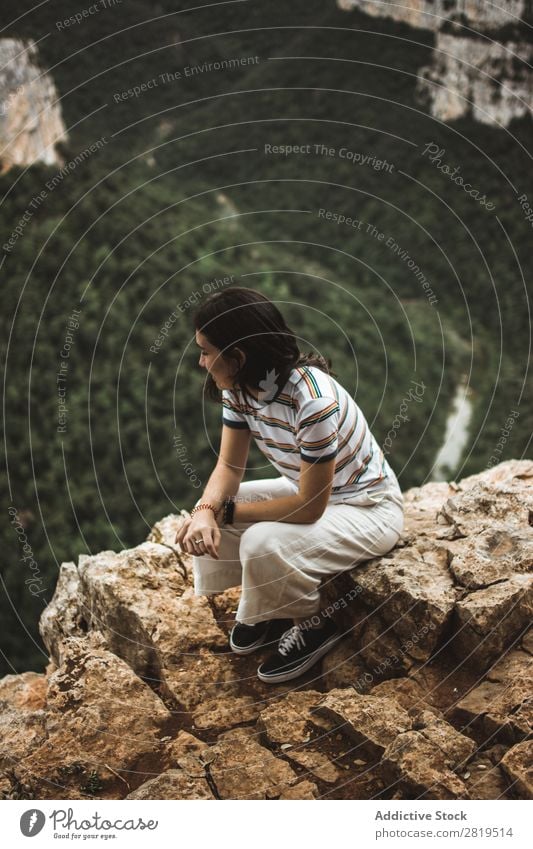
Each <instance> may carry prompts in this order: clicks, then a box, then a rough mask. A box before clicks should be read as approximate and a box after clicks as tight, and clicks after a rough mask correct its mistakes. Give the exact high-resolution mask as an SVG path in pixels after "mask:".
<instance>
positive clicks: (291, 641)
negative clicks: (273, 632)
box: [278, 625, 305, 657]
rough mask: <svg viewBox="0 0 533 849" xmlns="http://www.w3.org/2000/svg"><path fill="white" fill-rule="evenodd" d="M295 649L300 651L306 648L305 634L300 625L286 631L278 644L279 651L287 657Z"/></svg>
mask: <svg viewBox="0 0 533 849" xmlns="http://www.w3.org/2000/svg"><path fill="white" fill-rule="evenodd" d="M295 647H296V648H299V649H304V648H305V640H304V636H303V632H302V630H301V628H300V626H299V625H293V626H292V628H289V630H288V631H285V632H284V633H283V634H282V635H281V637H280V641H279V643H278V651H279V653H280V654H282V655H283V656H284V657H285V655H287V654H288V653H289V652H290V650H291V649H293V648H295Z"/></svg>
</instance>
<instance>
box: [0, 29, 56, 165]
mask: <svg viewBox="0 0 533 849" xmlns="http://www.w3.org/2000/svg"><path fill="white" fill-rule="evenodd" d="M66 138H67V133H66V130H65V125H64V123H63V118H62V116H61V105H60V100H59V97H58V94H57V91H56V87H55V85H54V81H53V79H52V77H51V75H50V74H49V73H47V72H46V71H43V69H42V68H40V67H39V54H38V50H37V46H36V44H35V42H34V41H33V40H31V39H29V40H27V41H22V40H21V39H18V38H0V150H1V151H2V154H1V160H0V170H1V171H7V170H8V169H9V168H11V167H12V166H13V165H20V166H25V165H33V164H34V163H35V162H44V163H45V164H46V165H56V164H59V163H60V162H61V159H60V157H59V156H58V154H57V151H56V148H55V146H56V144H57V143H58V142H60V141H65V140H66Z"/></svg>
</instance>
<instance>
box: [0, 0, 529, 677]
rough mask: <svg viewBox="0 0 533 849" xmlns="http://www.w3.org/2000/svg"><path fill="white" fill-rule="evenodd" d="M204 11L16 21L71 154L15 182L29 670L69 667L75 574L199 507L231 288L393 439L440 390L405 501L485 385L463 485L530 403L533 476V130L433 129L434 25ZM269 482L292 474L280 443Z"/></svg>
mask: <svg viewBox="0 0 533 849" xmlns="http://www.w3.org/2000/svg"><path fill="white" fill-rule="evenodd" d="M178 5H179V9H176V3H174V2H171V0H160V2H158V3H157V4H155V5H154V4H151V3H149V2H140V0H137V2H127V3H126V0H124V2H122V3H118V2H114V3H113V2H107V3H105V4H103V5H101V6H100V7H99V9H98V11H97V12H96V13H91V14H90V15H88V16H87V17H83V20H81V21H80V22H79V23H78V22H76V21H74V23H72V22H71V23H70V24H68V25H65V21H67V20H69V19H70V17H71V16H72V15H74V13H75V12H76V11H77V10H76V9H73V7H72V4H71V3H67V2H66V0H65V2H51V3H46V4H43V5H41V6H37V7H36V8H34V9H33V8H31V6H30V4H26V6H25V9H26V14H22V12H21V8H22V11H24V4H23V7H21V4H20V3H18V2H17V3H15V2H13V0H5V2H4V16H3V17H4V22H5V28H4V30H3V32H2V37H4V38H32V39H34V40H35V42H37V43H38V49H39V55H40V60H41V62H42V64H43V67H46V68H47V69H49V71H50V73H51V75H52V76H53V79H54V81H55V84H56V87H57V89H58V91H59V94H60V98H61V107H62V112H63V119H64V122H65V125H66V127H67V131H68V141H67V142H64V143H63V144H62V145H61V146H60V153H61V156H62V158H63V161H64V163H65V164H64V166H63V169H58V168H50V167H46V166H44V165H35V166H33V167H31V168H27V169H23V168H12V169H10V170H9V171H7V172H6V173H5V174H3V175H2V177H0V193H1V197H2V204H1V221H2V242H1V244H2V245H3V246H4V248H3V250H2V254H1V256H0V262H1V263H2V265H1V274H2V287H3V305H4V308H3V310H2V325H3V327H2V339H3V341H2V345H3V362H4V364H5V386H4V405H5V406H4V428H5V439H6V449H5V454H4V458H3V462H4V464H5V472H6V475H7V487H6V488H5V492H6V505H5V510H4V516H7V518H8V521H7V522H6V523H5V524H4V529H3V531H2V552H3V553H2V574H3V581H4V588H3V597H2V617H3V621H4V623H5V624H4V629H5V634H6V643H7V657H6V658H5V659H4V666H3V670H2V672H3V673H5V672H9V671H14V670H16V671H22V670H24V669H28V668H32V669H40V668H41V667H42V663H43V660H44V653H43V652H42V651H41V649H40V645H39V641H38V637H37V628H36V623H37V619H38V616H39V613H40V611H41V610H42V608H43V607H44V606H45V605H46V603H47V602H48V601H49V600H50V598H51V596H52V594H53V591H54V586H55V580H56V574H57V570H58V564H60V563H61V562H62V561H65V560H76V559H77V557H78V555H79V554H80V553H90V552H95V551H99V550H102V549H113V550H120V549H123V548H127V547H130V546H133V545H135V544H137V543H138V542H139V541H140V540H142V539H143V538H144V537H145V536H146V534H147V533H148V530H149V528H150V527H151V526H152V525H153V524H154V523H155V522H156V521H157V520H158V519H159V518H161V517H162V516H163V515H166V514H167V513H170V512H175V511H177V510H179V509H180V508H182V507H183V508H187V509H190V508H191V507H192V505H193V504H194V502H195V501H196V500H197V498H198V492H199V490H198V482H200V483H201V485H203V484H205V482H206V481H207V478H208V476H209V474H210V471H211V469H212V467H213V464H214V462H215V459H216V454H217V448H218V440H219V434H220V417H221V411H220V408H218V407H217V406H216V405H204V404H203V402H202V387H203V380H204V375H203V372H201V370H200V369H199V367H198V357H197V351H198V349H197V347H196V346H195V345H194V331H193V329H192V326H191V317H192V312H193V310H194V306H195V304H196V303H198V302H199V301H200V299H201V297H204V296H205V294H207V292H211V291H216V289H217V287H219V288H220V287H222V286H224V285H227V284H226V283H224V280H223V278H230V279H231V281H232V282H233V283H235V284H237V285H243V286H250V287H252V288H258V289H260V290H261V291H262V292H264V293H265V294H266V295H268V296H269V297H271V298H272V299H274V300H276V301H277V302H278V303H279V305H280V308H281V309H282V311H283V313H284V314H285V315H286V317H287V320H288V323H289V325H290V326H291V327H292V328H293V329H294V330H295V331H296V332H297V333H298V334H299V336H300V337H301V348H302V351H307V350H311V349H316V350H319V351H320V352H321V353H322V354H324V355H325V356H327V357H329V358H330V359H331V360H332V362H333V367H334V369H335V372H336V373H337V376H338V379H339V380H340V381H341V382H342V383H343V384H344V385H345V386H346V387H347V388H349V390H350V391H351V392H352V394H353V395H354V397H355V398H356V400H357V401H358V403H359V405H360V406H361V408H362V409H363V411H364V412H365V415H366V416H367V418H368V420H369V422H370V424H371V426H372V429H373V431H374V433H375V435H376V437H377V438H378V439H379V440H380V442H381V443H382V444H383V442H384V440H385V439H386V437H387V434H388V433H390V431H391V427H392V423H393V422H394V421H395V417H396V416H397V414H398V412H399V410H400V407H401V405H402V402H403V401H404V399H405V397H406V396H407V395H408V393H409V390H410V388H411V387H412V385H413V381H416V382H418V384H423V386H424V391H423V393H422V394H421V399H420V401H417V402H416V403H415V402H413V401H411V402H410V403H409V404H408V414H407V416H406V417H404V419H405V420H404V421H402V424H401V427H400V428H399V429H398V430H397V431H395V433H394V440H393V443H392V447H391V452H390V456H389V460H390V462H391V464H392V466H393V468H394V469H395V471H396V473H397V475H398V477H399V480H400V483H401V485H402V488H404V489H407V488H408V487H410V486H414V485H419V484H422V483H423V482H425V481H427V480H428V479H431V470H432V465H433V461H434V458H435V455H436V452H437V450H438V448H439V446H440V444H441V442H442V439H443V433H444V428H445V423H446V418H447V416H448V414H449V411H450V403H451V400H452V397H453V395H454V391H455V388H456V386H457V384H458V383H459V381H460V380H461V376H462V375H464V374H466V375H467V377H468V382H469V385H470V387H471V389H472V393H473V403H474V416H473V420H472V423H471V430H470V438H469V443H468V449H467V451H466V452H465V455H464V457H463V462H462V463H461V464H460V466H459V467H458V468H457V469H451V470H450V475H451V476H452V477H453V476H454V475H457V477H464V476H465V475H466V474H469V473H474V472H478V471H482V470H483V469H484V468H486V467H487V464H488V463H489V462H490V457H491V456H492V455H493V451H494V449H495V447H496V446H497V444H498V442H499V440H500V438H501V431H502V428H504V427H505V422H506V420H507V419H508V417H509V415H510V414H511V410H516V411H518V415H517V416H516V418H515V420H514V424H513V427H512V431H511V435H510V437H509V439H508V440H507V441H506V442H505V445H504V446H503V448H502V451H501V453H500V454H499V455H498V460H505V459H509V458H511V457H516V458H519V457H531V450H530V442H529V440H530V434H531V431H532V423H533V415H532V412H531V405H530V404H529V406H527V405H526V398H527V392H528V390H529V397H531V394H530V390H531V378H530V376H529V375H528V373H527V366H528V363H529V344H530V314H529V309H528V303H529V302H528V294H527V291H528V287H529V288H530V281H531V270H532V264H531V243H532V229H531V226H532V225H531V222H529V221H528V220H527V217H526V215H525V213H524V208H523V206H521V204H520V202H519V197H520V196H522V195H526V196H527V197H529V198H530V199H531V198H533V171H532V168H531V157H530V152H529V151H530V149H531V142H532V121H531V116H528V117H527V118H524V119H522V120H520V121H515V122H513V123H512V124H511V125H510V126H509V127H508V128H495V127H487V126H484V125H481V124H476V123H474V122H473V121H472V120H470V119H462V120H461V121H459V122H455V123H452V124H449V125H446V124H444V123H442V122H439V121H437V120H435V119H434V118H431V117H430V116H429V115H428V114H427V112H426V110H425V109H424V108H423V105H422V104H420V103H419V102H418V100H417V99H416V97H415V83H416V72H417V68H419V67H420V66H421V65H423V64H424V63H426V62H427V59H428V56H429V54H430V51H431V48H432V44H433V38H434V36H433V34H432V33H430V32H429V31H427V32H426V31H424V30H421V31H413V30H410V29H409V28H408V27H405V26H401V25H399V24H397V23H393V22H390V21H386V20H379V21H376V20H375V19H371V18H368V17H366V16H365V15H362V14H359V13H357V12H350V13H345V12H341V11H340V10H338V9H337V8H336V6H335V5H334V3H333V2H327V3H325V2H324V0H320V2H319V0H294V2H292V3H290V4H285V3H281V2H275V3H260V2H253V0H251V2H223V3H218V4H212V5H209V6H208V7H200V8H194V4H193V3H189V4H187V3H179V4H178ZM198 5H199V4H198ZM187 7H190V8H189V9H188V8H187ZM7 22H11V23H7ZM58 24H59V25H58ZM437 154H438V155H437ZM432 156H433V161H432V159H431V157H432ZM0 158H1V157H0ZM444 165H446V166H448V171H447V172H446V169H445V168H444V167H443V166H444ZM454 168H456V169H458V170H459V171H460V173H461V174H462V175H463V176H464V178H465V180H467V181H468V183H469V184H470V185H471V186H472V187H474V189H475V190H477V196H476V197H475V196H474V195H473V194H469V193H467V192H466V191H465V190H464V188H463V187H461V186H460V185H458V183H457V182H455V181H454V180H453V179H451V176H450V175H451V173H452V172H453V169H454ZM483 197H484V198H485V202H484V203H483V202H482V198H483ZM343 218H344V219H350V220H349V221H346V220H343ZM17 227H18V228H19V230H20V231H21V232H20V233H17V229H16V228H17ZM13 234H15V236H14V235H13ZM10 239H11V242H9V240H10ZM423 281H425V284H424V282H423ZM173 311H174V312H176V314H177V320H175V321H173V322H171V323H170V322H169V316H170V315H171V314H172V313H173ZM165 322H167V324H168V327H167V328H166V329H165ZM162 328H163V333H162V331H161V329H162ZM156 340H158V342H157V344H156ZM58 390H61V392H62V394H58ZM61 402H62V403H63V408H61V406H60V404H61ZM249 474H250V476H251V477H255V476H257V477H265V476H267V475H270V474H271V470H270V469H269V468H268V467H267V466H266V465H265V461H264V458H262V456H261V455H260V454H259V453H258V452H257V451H255V450H254V452H253V454H252V455H251V467H250V472H249ZM200 491H201V490H200ZM8 507H12V508H13V509H15V510H16V516H15V514H14V513H11V514H9V513H7V509H8ZM16 521H19V522H20V528H23V530H24V541H25V544H26V545H28V546H30V548H31V552H32V557H33V562H34V563H35V564H36V565H35V566H34V567H32V568H33V572H32V571H30V569H29V567H28V561H27V560H26V561H25V560H23V559H22V557H23V554H24V553H25V552H24V550H23V548H22V547H21V545H20V540H21V538H22V537H23V534H22V532H21V531H20V530H19V532H18V533H17V532H16V528H15V524H16ZM17 527H19V526H17ZM26 553H27V551H26ZM36 570H37V573H38V574H36ZM28 578H33V579H34V580H37V582H38V583H37V585H38V587H39V591H38V592H36V593H35V594H34V595H32V593H31V592H29V591H28V581H27V579H28Z"/></svg>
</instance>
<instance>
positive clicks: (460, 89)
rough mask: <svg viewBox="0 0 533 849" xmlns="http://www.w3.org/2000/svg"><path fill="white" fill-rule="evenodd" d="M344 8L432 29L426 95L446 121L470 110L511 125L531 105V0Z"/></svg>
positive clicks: (421, 1) (421, 83) (363, 3)
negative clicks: (431, 46)
mask: <svg viewBox="0 0 533 849" xmlns="http://www.w3.org/2000/svg"><path fill="white" fill-rule="evenodd" d="M338 5H339V6H340V7H341V8H342V9H346V10H349V9H353V8H357V9H360V10H361V11H362V12H365V13H366V14H368V15H373V16H375V17H389V18H393V19H394V20H396V21H401V22H403V23H406V24H409V25H410V26H413V27H422V28H424V29H431V30H433V31H434V32H435V33H436V35H435V50H434V54H433V61H432V63H431V65H429V66H427V67H426V68H421V69H420V72H419V79H418V93H419V97H420V102H421V103H424V104H426V103H427V105H428V106H429V109H430V111H431V114H432V115H434V116H435V117H436V118H439V119H441V120H443V121H450V120H453V119H456V118H460V117H462V116H463V115H472V117H473V118H474V119H475V120H477V121H481V122H482V123H485V124H496V125H497V124H501V125H503V126H507V125H508V124H509V123H510V121H512V120H513V118H521V117H523V116H524V115H527V114H530V113H531V109H532V107H533V72H532V70H531V67H529V66H531V65H532V64H533V39H532V36H531V27H530V26H527V24H526V21H528V22H530V19H531V15H532V14H533V4H532V3H531V0H509V2H507V3H505V4H500V5H497V4H493V3H486V2H485V0H433V2H430V0H404V2H403V3H401V4H398V3H392V2H390V3H389V2H375V0H338Z"/></svg>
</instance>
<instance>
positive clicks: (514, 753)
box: [500, 740, 533, 799]
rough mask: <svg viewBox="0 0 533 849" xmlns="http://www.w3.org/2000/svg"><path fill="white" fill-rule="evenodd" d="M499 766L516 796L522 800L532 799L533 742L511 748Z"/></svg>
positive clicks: (528, 741)
mask: <svg viewBox="0 0 533 849" xmlns="http://www.w3.org/2000/svg"><path fill="white" fill-rule="evenodd" d="M500 764H501V768H502V769H503V770H504V772H505V773H506V774H507V776H508V777H509V779H510V781H511V788H512V789H514V790H515V791H516V794H517V795H518V796H520V797H521V798H522V799H533V740H524V742H523V743H518V745H517V746H513V748H512V749H509V751H508V752H507V754H506V755H504V756H503V758H502V759H501V761H500Z"/></svg>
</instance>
